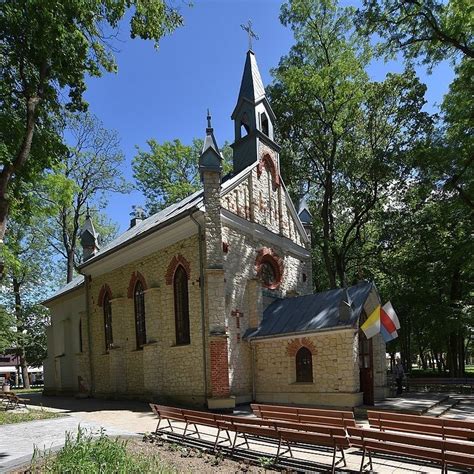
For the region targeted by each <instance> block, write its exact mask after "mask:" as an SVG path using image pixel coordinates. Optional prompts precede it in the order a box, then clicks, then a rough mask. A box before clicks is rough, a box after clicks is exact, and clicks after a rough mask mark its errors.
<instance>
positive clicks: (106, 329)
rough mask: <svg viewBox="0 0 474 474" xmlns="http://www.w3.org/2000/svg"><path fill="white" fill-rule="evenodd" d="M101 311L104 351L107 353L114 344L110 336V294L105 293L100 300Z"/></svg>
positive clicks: (111, 335)
mask: <svg viewBox="0 0 474 474" xmlns="http://www.w3.org/2000/svg"><path fill="white" fill-rule="evenodd" d="M102 310H103V312H104V334H105V351H106V352H108V351H109V349H110V348H111V347H112V343H113V342H114V339H113V334H112V303H111V302H110V294H109V293H108V292H106V293H105V294H104V298H103V299H102Z"/></svg>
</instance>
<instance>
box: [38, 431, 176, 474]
mask: <svg viewBox="0 0 474 474" xmlns="http://www.w3.org/2000/svg"><path fill="white" fill-rule="evenodd" d="M36 467H37V468H38V470H39V471H40V472H45V473H65V472H75V473H84V474H85V473H87V474H109V473H110V474H115V473H124V474H125V473H137V474H138V473H140V474H141V473H150V474H151V473H171V472H175V470H174V469H172V468H170V467H168V466H167V465H166V464H164V463H163V462H162V461H160V459H159V457H158V456H146V457H144V456H140V455H138V454H135V455H134V454H131V453H129V452H128V451H127V442H126V441H123V440H120V439H118V438H117V439H114V438H109V437H108V436H107V435H106V434H105V431H101V432H100V434H99V436H93V435H92V433H88V432H87V431H86V430H84V429H83V428H81V427H80V426H79V427H78V431H77V435H76V436H73V435H72V434H71V433H66V442H65V444H64V447H63V448H62V449H61V450H60V451H59V452H58V453H57V454H56V455H54V454H52V453H50V454H47V455H45V456H44V457H40V456H39V455H38V453H35V455H34V457H33V461H32V467H31V468H32V470H33V472H35V470H36Z"/></svg>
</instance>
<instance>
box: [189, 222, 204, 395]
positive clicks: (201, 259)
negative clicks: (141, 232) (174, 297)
mask: <svg viewBox="0 0 474 474" xmlns="http://www.w3.org/2000/svg"><path fill="white" fill-rule="evenodd" d="M189 217H190V218H191V219H192V220H193V221H194V223H195V224H196V225H197V227H198V242H199V281H200V287H201V331H202V360H203V373H204V400H206V399H207V353H206V319H205V312H206V308H205V302H204V298H205V296H206V292H205V289H204V251H203V248H202V226H201V224H200V223H199V222H198V221H197V220H196V219H195V217H194V216H193V214H192V213H190V214H189Z"/></svg>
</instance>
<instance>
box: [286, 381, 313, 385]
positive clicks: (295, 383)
mask: <svg viewBox="0 0 474 474" xmlns="http://www.w3.org/2000/svg"><path fill="white" fill-rule="evenodd" d="M290 385H314V382H293V383H292V384H290Z"/></svg>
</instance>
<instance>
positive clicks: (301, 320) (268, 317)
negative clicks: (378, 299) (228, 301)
mask: <svg viewBox="0 0 474 474" xmlns="http://www.w3.org/2000/svg"><path fill="white" fill-rule="evenodd" d="M373 289H375V285H374V284H373V283H372V282H370V281H364V282H361V283H358V284H357V285H355V286H351V287H349V288H347V293H348V294H349V296H350V299H351V302H352V305H351V306H352V314H351V315H350V317H349V318H348V319H345V320H341V319H340V317H339V309H340V304H341V301H343V300H345V299H347V293H346V291H345V289H343V288H337V289H335V290H329V291H325V292H323V293H316V294H313V295H305V296H297V297H294V298H283V299H278V300H276V301H274V302H273V303H271V304H270V305H269V306H268V307H267V308H266V309H265V311H264V312H263V319H262V322H261V323H260V326H259V327H258V328H257V329H249V330H247V332H246V333H245V334H244V338H246V339H253V338H258V337H271V336H280V335H284V334H293V333H306V332H314V331H320V330H322V329H331V328H337V327H338V326H349V325H355V324H356V323H357V320H358V318H359V316H360V314H361V312H362V309H363V307H364V304H365V302H366V300H367V298H368V297H369V295H370V293H371V291H372V290H373Z"/></svg>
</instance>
